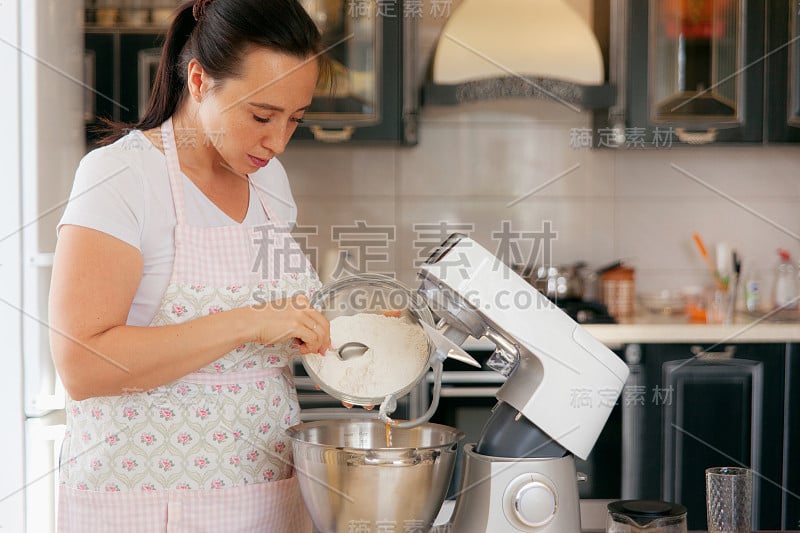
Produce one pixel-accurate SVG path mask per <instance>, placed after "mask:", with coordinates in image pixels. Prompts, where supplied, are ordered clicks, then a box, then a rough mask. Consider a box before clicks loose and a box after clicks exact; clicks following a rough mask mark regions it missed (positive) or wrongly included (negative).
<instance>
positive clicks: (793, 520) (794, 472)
mask: <svg viewBox="0 0 800 533" xmlns="http://www.w3.org/2000/svg"><path fill="white" fill-rule="evenodd" d="M786 384H787V387H786V417H785V420H786V423H785V425H784V427H785V428H786V439H785V442H786V445H785V446H784V449H783V462H784V466H783V472H784V478H783V482H782V483H781V487H782V491H781V509H782V512H783V520H782V524H781V527H782V528H783V529H800V344H790V345H789V347H788V357H787V359H786Z"/></svg>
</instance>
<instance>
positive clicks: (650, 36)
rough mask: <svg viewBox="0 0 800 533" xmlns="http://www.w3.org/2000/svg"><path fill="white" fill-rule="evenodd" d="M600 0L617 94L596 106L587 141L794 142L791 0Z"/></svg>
mask: <svg viewBox="0 0 800 533" xmlns="http://www.w3.org/2000/svg"><path fill="white" fill-rule="evenodd" d="M600 4H601V5H604V4H605V2H601V3H600ZM609 5H610V6H611V7H609V8H608V9H609V11H610V16H611V17H612V18H613V19H615V20H616V21H617V24H612V30H611V31H612V35H611V36H610V45H609V63H610V64H609V73H610V74H609V75H610V78H611V82H612V84H614V85H615V86H616V87H617V101H616V103H615V105H614V106H612V107H611V108H610V109H609V110H604V111H602V112H598V113H596V114H595V125H596V133H595V134H596V142H595V145H596V146H601V147H603V146H606V147H612V148H614V147H637V148H642V147H651V146H652V147H661V146H673V145H677V144H705V143H710V142H716V143H725V142H731V143H742V142H757V143H761V142H765V141H796V140H800V135H798V131H797V129H798V124H800V123H799V122H798V113H799V112H800V103H799V102H800V95H798V91H800V89H798V75H799V74H798V72H799V71H798V68H797V62H798V47H799V46H800V39H797V40H794V41H791V39H793V38H796V37H797V35H798V20H797V19H798V15H797V13H796V11H797V9H798V6H797V2H796V1H795V0H692V1H681V0H647V1H644V0H643V1H630V0H627V1H626V0H622V1H620V2H610V4H609ZM615 27H616V29H615ZM614 32H616V33H614ZM787 43H790V44H787ZM634 136H635V138H636V139H639V142H635V143H634V142H631V138H632V137H634ZM651 141H652V142H651Z"/></svg>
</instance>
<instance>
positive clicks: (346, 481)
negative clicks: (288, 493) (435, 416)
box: [286, 420, 464, 533]
mask: <svg viewBox="0 0 800 533" xmlns="http://www.w3.org/2000/svg"><path fill="white" fill-rule="evenodd" d="M286 433H287V435H288V437H289V439H290V440H291V442H292V450H293V452H294V465H295V469H296V471H297V479H298V481H299V484H300V492H301V493H302V496H303V500H304V502H305V504H306V507H307V508H308V511H309V513H310V514H311V519H312V520H313V522H314V525H315V526H316V528H317V529H318V530H319V531H320V532H321V533H341V532H347V531H356V530H358V531H383V529H381V528H391V530H392V531H412V530H413V531H428V530H429V529H430V527H431V526H432V524H433V520H434V519H435V518H436V515H437V513H438V512H439V508H440V507H441V505H442V502H443V501H444V498H445V495H446V492H447V487H448V484H449V482H450V476H451V475H452V473H453V465H454V463H455V458H456V447H457V443H458V441H459V440H461V439H462V438H463V436H464V434H463V433H461V432H459V431H458V430H457V429H455V428H451V427H448V426H442V425H438V424H430V423H426V424H423V425H421V426H417V427H415V428H413V429H398V428H392V446H391V447H387V446H386V426H385V425H384V424H383V423H382V422H380V421H378V420H327V421H319V422H309V423H305V424H299V425H297V426H293V427H290V428H289V429H288V430H287V431H286ZM387 531H388V529H387Z"/></svg>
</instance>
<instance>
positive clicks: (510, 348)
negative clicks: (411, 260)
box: [419, 234, 628, 533]
mask: <svg viewBox="0 0 800 533" xmlns="http://www.w3.org/2000/svg"><path fill="white" fill-rule="evenodd" d="M419 276H420V278H421V286H420V288H419V292H420V294H422V295H423V297H425V299H426V300H427V303H428V305H429V306H430V307H431V309H432V310H433V311H434V313H435V314H436V315H437V316H438V317H439V318H440V321H439V324H438V328H439V330H440V333H442V334H443V335H444V336H445V337H447V338H448V339H450V341H452V342H453V343H454V344H457V345H460V344H462V343H463V342H464V341H465V340H466V339H467V337H468V336H470V335H471V336H472V337H474V338H476V339H478V338H481V337H486V338H488V339H489V340H491V341H492V342H493V343H494V344H495V346H496V351H495V353H494V354H493V355H492V357H491V358H490V360H489V361H488V362H487V366H489V367H491V368H492V369H494V370H496V371H498V372H500V373H501V374H503V375H505V376H506V377H507V380H506V382H505V384H504V385H503V386H502V387H501V388H500V389H499V391H498V392H497V399H498V404H497V405H496V406H495V408H494V410H493V413H492V416H491V417H490V419H489V421H488V423H487V424H486V426H485V427H484V429H483V432H482V435H481V437H480V439H479V441H478V442H477V443H475V444H468V445H466V446H465V447H464V454H465V463H464V469H465V470H464V476H463V482H462V486H461V488H460V491H459V495H458V498H457V500H456V505H455V509H454V511H453V516H452V519H451V522H450V524H449V527H450V530H451V531H454V532H457V533H484V532H492V533H495V532H502V531H514V532H517V531H521V532H546V533H578V532H579V531H580V509H579V501H578V487H577V473H576V471H575V462H574V457H573V456H578V457H579V458H581V459H585V458H586V457H587V456H588V455H589V452H590V451H591V449H592V447H593V446H594V444H595V442H596V441H597V438H598V436H599V435H600V432H601V431H602V429H603V426H604V425H605V423H606V420H607V419H608V417H609V415H610V413H611V410H612V408H613V406H614V404H615V403H616V401H617V399H618V398H619V395H620V393H621V391H622V388H623V386H624V384H625V380H626V379H627V376H628V368H627V366H626V365H625V363H624V362H623V361H622V360H620V359H619V358H618V357H617V356H616V355H615V354H614V353H613V352H612V351H611V350H609V349H608V348H607V347H606V346H604V345H603V344H602V343H600V342H599V341H598V340H596V339H595V338H594V337H592V336H591V335H589V334H588V333H587V332H586V331H585V330H584V329H583V328H582V327H581V326H579V325H578V324H577V323H576V322H575V321H573V320H572V319H571V318H570V317H569V316H568V315H567V314H566V313H564V312H563V311H562V310H561V309H559V308H558V307H556V306H555V305H554V304H553V303H552V302H551V301H550V300H548V299H547V298H546V297H544V296H543V295H542V294H540V293H539V292H538V291H536V290H535V289H534V288H533V287H531V286H530V285H529V284H528V283H527V282H526V281H524V280H523V279H522V278H521V277H520V276H519V275H517V274H516V273H515V272H513V271H512V270H511V269H510V268H508V267H507V266H506V265H504V264H503V263H502V262H501V261H499V260H498V259H497V258H496V257H495V256H494V255H493V254H491V253H490V252H489V251H487V250H486V249H484V248H483V247H481V246H480V245H479V244H478V243H476V242H475V241H473V240H471V239H469V238H467V237H465V236H463V235H458V234H455V235H451V236H450V237H449V238H448V239H447V240H445V242H444V243H442V245H441V246H440V247H439V249H438V250H436V251H435V252H434V253H433V254H432V255H431V256H430V257H429V258H428V260H427V261H426V262H425V264H423V265H422V267H421V269H420V273H419ZM587 392H588V393H590V394H591V397H592V402H591V404H590V405H588V406H587V405H585V403H586V402H585V401H577V400H576V398H578V397H579V395H580V397H581V398H584V397H585V394H586V393H587Z"/></svg>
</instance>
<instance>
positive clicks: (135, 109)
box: [119, 33, 164, 123]
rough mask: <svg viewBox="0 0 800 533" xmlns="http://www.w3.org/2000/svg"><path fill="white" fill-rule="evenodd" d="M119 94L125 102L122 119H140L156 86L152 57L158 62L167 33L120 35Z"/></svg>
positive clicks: (121, 112) (124, 120)
mask: <svg viewBox="0 0 800 533" xmlns="http://www.w3.org/2000/svg"><path fill="white" fill-rule="evenodd" d="M119 39H120V51H119V65H120V68H119V98H120V103H121V104H122V105H123V106H124V108H123V109H121V110H120V120H121V121H123V122H127V123H133V122H138V121H139V116H140V113H141V109H140V107H141V103H143V102H146V101H147V100H148V97H149V94H150V90H151V89H152V79H151V75H150V74H151V73H152V68H153V67H152V65H153V62H152V61H151V59H152V58H155V65H156V67H157V65H158V62H157V60H158V57H159V50H160V48H161V46H162V45H163V44H164V36H163V35H161V34H158V33H152V34H151V33H123V34H120V35H119Z"/></svg>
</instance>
